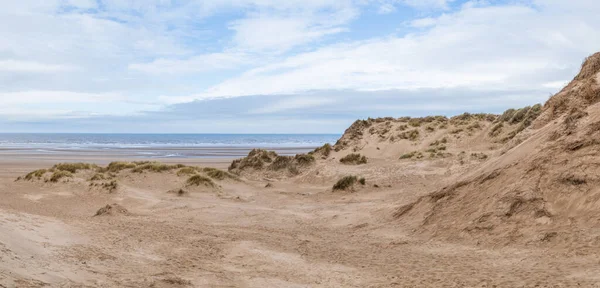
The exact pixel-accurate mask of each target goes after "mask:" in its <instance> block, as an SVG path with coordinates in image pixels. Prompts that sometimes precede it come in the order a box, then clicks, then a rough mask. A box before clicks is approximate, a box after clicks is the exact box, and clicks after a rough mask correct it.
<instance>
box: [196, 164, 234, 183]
mask: <svg viewBox="0 0 600 288" xmlns="http://www.w3.org/2000/svg"><path fill="white" fill-rule="evenodd" d="M202 171H204V172H205V173H206V175H208V177H210V178H213V179H216V180H223V179H225V178H230V179H237V177H236V176H235V175H232V174H231V173H229V172H225V171H223V170H221V169H217V168H212V167H205V168H203V169H202Z"/></svg>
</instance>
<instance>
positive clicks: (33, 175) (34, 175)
mask: <svg viewBox="0 0 600 288" xmlns="http://www.w3.org/2000/svg"><path fill="white" fill-rule="evenodd" d="M47 172H48V170H46V169H39V170H35V171H32V172H29V173H28V174H27V175H25V177H24V179H25V180H27V181H31V180H33V179H34V178H35V179H41V178H42V177H43V176H44V174H46V173H47Z"/></svg>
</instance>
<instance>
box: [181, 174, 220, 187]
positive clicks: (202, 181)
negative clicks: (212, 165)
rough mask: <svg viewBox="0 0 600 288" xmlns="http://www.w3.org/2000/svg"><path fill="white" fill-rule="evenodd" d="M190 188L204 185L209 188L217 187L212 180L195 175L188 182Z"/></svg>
mask: <svg viewBox="0 0 600 288" xmlns="http://www.w3.org/2000/svg"><path fill="white" fill-rule="evenodd" d="M186 183H187V185H188V186H200V185H204V186H207V187H215V182H213V181H212V179H210V178H208V177H205V176H202V175H194V176H192V177H190V178H188V180H187V181H186Z"/></svg>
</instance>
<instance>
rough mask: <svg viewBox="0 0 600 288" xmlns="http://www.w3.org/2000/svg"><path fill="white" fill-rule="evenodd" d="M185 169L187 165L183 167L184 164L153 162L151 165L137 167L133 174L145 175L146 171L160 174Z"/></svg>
mask: <svg viewBox="0 0 600 288" xmlns="http://www.w3.org/2000/svg"><path fill="white" fill-rule="evenodd" d="M183 167H185V165H183V164H176V165H167V164H162V163H159V162H151V163H147V164H142V165H139V166H136V167H135V168H133V169H132V170H131V172H134V173H143V172H145V171H149V172H155V173H160V172H165V171H171V170H175V169H179V168H183Z"/></svg>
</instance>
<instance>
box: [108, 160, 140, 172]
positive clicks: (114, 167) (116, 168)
mask: <svg viewBox="0 0 600 288" xmlns="http://www.w3.org/2000/svg"><path fill="white" fill-rule="evenodd" d="M136 166H137V164H136V163H133V162H111V163H110V164H108V166H107V167H106V171H109V172H120V171H122V170H126V169H132V168H135V167H136Z"/></svg>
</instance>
